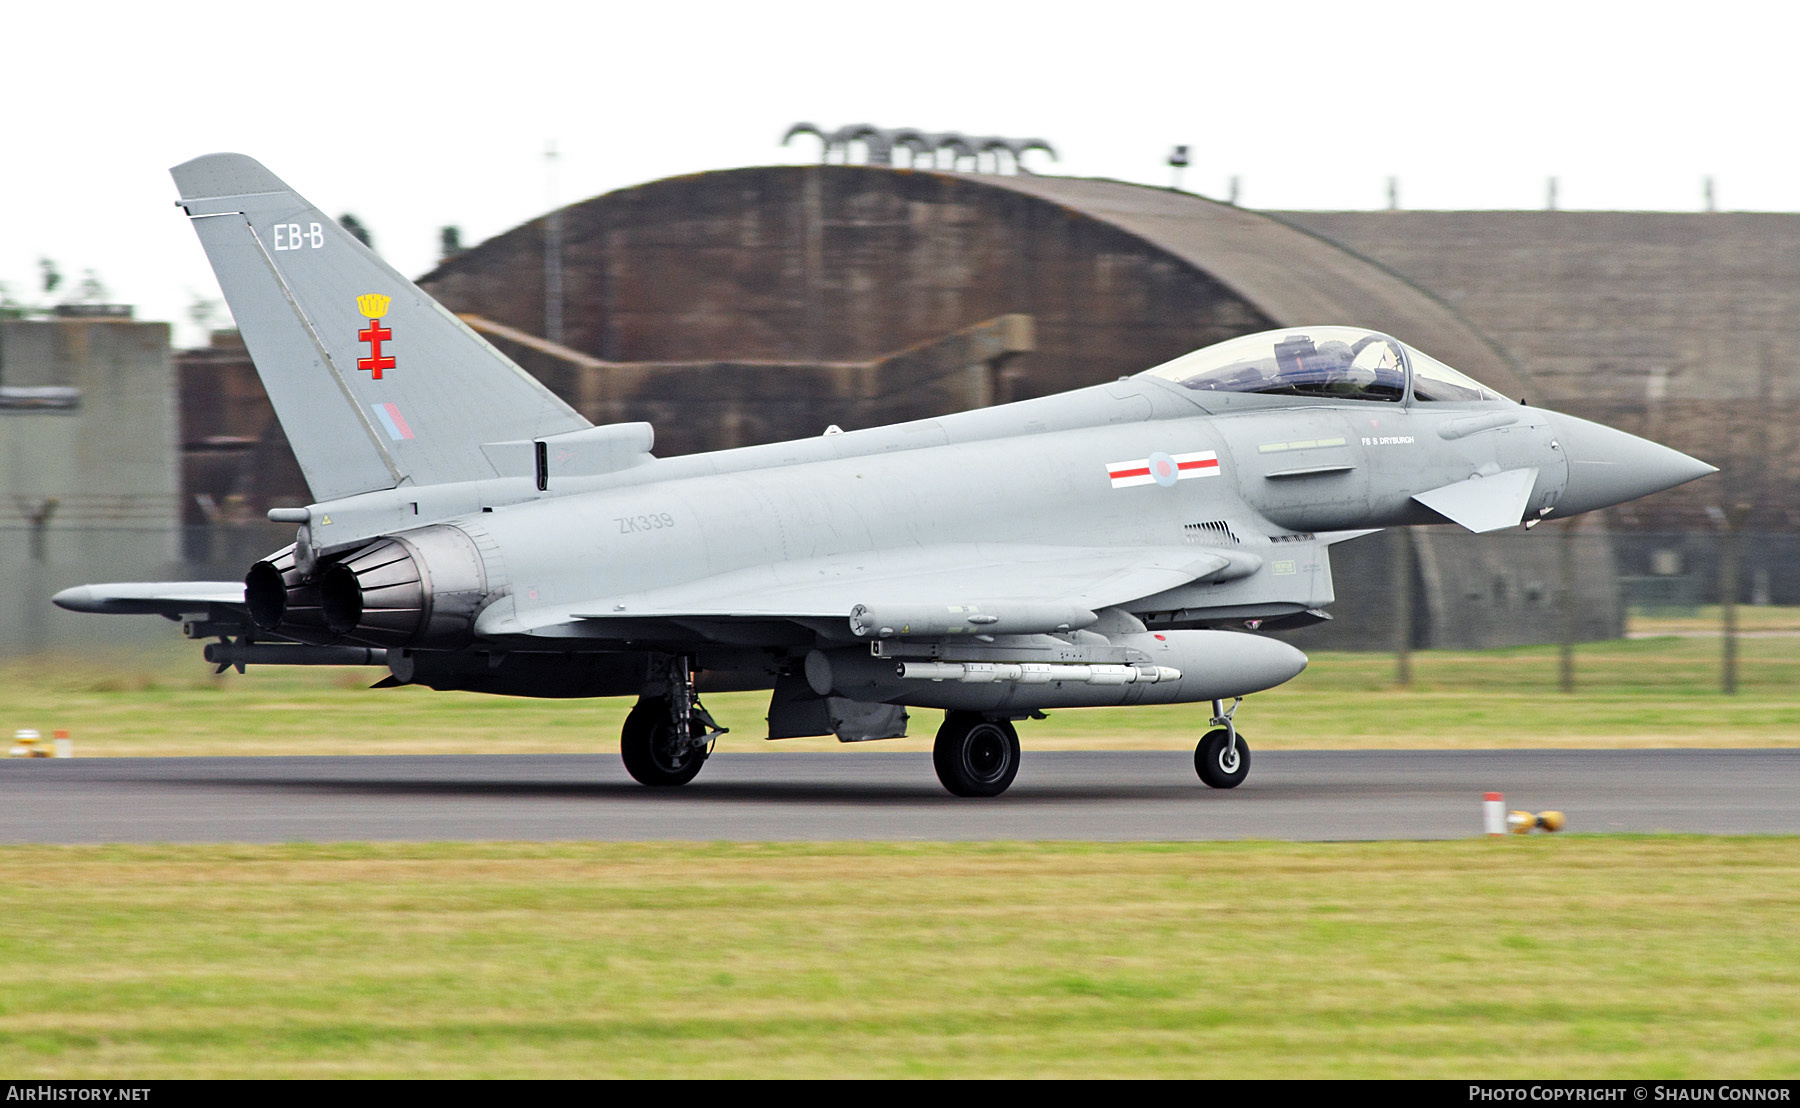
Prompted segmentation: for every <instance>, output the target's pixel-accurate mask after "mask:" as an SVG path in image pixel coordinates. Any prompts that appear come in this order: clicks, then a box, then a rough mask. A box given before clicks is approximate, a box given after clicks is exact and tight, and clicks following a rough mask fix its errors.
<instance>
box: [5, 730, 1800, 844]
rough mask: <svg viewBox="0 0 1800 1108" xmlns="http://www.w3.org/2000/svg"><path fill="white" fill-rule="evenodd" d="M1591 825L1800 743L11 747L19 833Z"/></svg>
mask: <svg viewBox="0 0 1800 1108" xmlns="http://www.w3.org/2000/svg"><path fill="white" fill-rule="evenodd" d="M1489 790H1495V791H1500V792H1504V793H1505V794H1506V800H1507V805H1508V807H1514V808H1526V809H1530V810H1534V811H1535V810H1540V809H1544V808H1558V809H1561V810H1563V811H1565V812H1567V813H1568V816H1569V830H1570V832H1571V833H1579V832H1583V831H1588V832H1593V831H1692V832H1705V833H1736V832H1762V833H1786V834H1792V833H1800V750H1607V751H1573V750H1534V751H1357V752H1339V751H1285V752H1284V751H1269V752H1264V753H1258V754H1256V755H1255V760H1254V763H1253V768H1252V770H1251V774H1250V779H1249V780H1248V781H1247V782H1245V784H1244V785H1242V786H1241V787H1239V788H1237V789H1235V790H1232V791H1229V792H1217V791H1214V790H1212V789H1208V788H1207V787H1206V786H1204V785H1202V784H1201V783H1200V781H1199V779H1198V778H1197V777H1195V775H1194V770H1193V762H1192V758H1191V756H1189V755H1186V754H1182V753H1169V752H1141V751H1131V752H1107V753H1080V752H1041V753H1032V752H1030V751H1029V750H1028V751H1027V752H1026V754H1025V759H1024V764H1023V768H1022V769H1021V770H1020V772H1019V777H1018V780H1017V782H1016V783H1015V784H1014V785H1013V787H1012V789H1011V790H1010V791H1009V792H1007V793H1006V794H1005V795H1004V796H1002V797H999V798H997V799H993V800H959V799H956V798H954V797H951V796H949V795H948V794H947V793H945V792H944V791H943V789H942V788H941V787H940V786H939V785H938V782H937V779H936V777H935V776H934V775H933V773H932V769H931V757H930V755H928V754H922V753H889V752H874V751H846V752H843V753H840V754H830V753H825V754H810V753H793V754H781V753H721V754H718V755H716V756H715V757H714V758H713V759H712V760H711V761H710V762H709V763H708V764H707V766H706V768H705V770H704V771H703V772H702V773H701V775H700V777H699V778H698V779H697V780H695V781H694V782H693V783H692V784H690V785H687V786H685V787H683V788H679V789H672V790H662V789H646V788H644V787H642V786H639V785H637V784H635V783H633V782H632V781H631V780H630V779H629V778H628V777H627V776H626V775H625V771H624V769H623V767H622V766H621V765H620V763H619V759H618V757H617V756H616V755H614V754H610V753H609V754H594V755H584V756H571V755H517V756H511V755H486V756H450V755H443V756H430V757H425V756H418V757H378V756H364V757H313V758H97V759H91V760H82V759H72V760H62V761H58V760H48V759H35V760H25V759H13V760H8V761H5V762H0V842H6V843H93V842H261V843H267V842H290V841H307V842H330V841H349V840H502V839H518V840H580V839H594V840H619V841H629V840H649V839H688V840H703V841H704V840H736V841H778V840H839V839H887V840H945V841H955V840H1046V839H1090V840H1104V841H1129V840H1202V839H1239V838H1259V839H1292V840H1334V839H1449V838H1464V837H1470V836H1474V835H1478V834H1480V830H1481V796H1482V793H1483V792H1486V791H1489Z"/></svg>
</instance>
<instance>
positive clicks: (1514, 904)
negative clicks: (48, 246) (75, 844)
mask: <svg viewBox="0 0 1800 1108" xmlns="http://www.w3.org/2000/svg"><path fill="white" fill-rule="evenodd" d="M1796 918H1800V839H1795V838H1733V839H1726V838H1684V837H1658V838H1632V837H1579V838H1572V839H1547V838H1534V839H1507V840H1502V841H1493V842H1490V841H1486V840H1470V841H1466V842H1452V843H1374V844H1281V843H1215V844H1192V845H1187V844H1184V845H1058V844H1044V845H1010V844H995V845H951V844H918V845H899V846H895V845H863V844H857V845H805V844H801V845H752V844H745V845H668V844H604V845H431V846H419V845H378V846H367V845H363V846H356V845H351V846H286V847H212V846H206V847H190V848H167V847H80V848H5V849H0V919H3V920H4V921H5V924H4V927H0V966H4V967H5V971H4V973H3V974H0V1072H4V1073H6V1074H7V1075H8V1077H10V1078H15V1079H21V1078H44V1077H93V1076H120V1075H131V1076H134V1077H141V1078H156V1077H187V1076H248V1077H265V1076H309V1077H338V1076H350V1075H355V1076H376V1075H393V1076H433V1077H461V1076H534V1077H536V1076H602V1075H630V1076H721V1075H742V1076H827V1075H878V1076H940V1075H954V1076H992V1075H1004V1076H1014V1077H1021V1076H1133V1077H1135V1076H1171V1077H1195V1076H1209V1077H1265V1076H1282V1077H1299V1076H1359V1077H1360V1076H1371V1077H1385V1076H1400V1077H1460V1078H1466V1077H1471V1076H1534V1077H1551V1076H1582V1077H1605V1076H1626V1075H1629V1076H1633V1077H1664V1078H1677V1077H1720V1076H1732V1077H1762V1078H1773V1077H1786V1078H1793V1077H1796V1076H1800V1053H1797V1052H1796V1051H1795V1050H1794V1036H1795V1032H1796V1028H1797V1027H1800V933H1797V932H1796V930H1795V928H1794V926H1793V921H1794V920H1795V919H1796Z"/></svg>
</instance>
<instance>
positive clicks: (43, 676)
mask: <svg viewBox="0 0 1800 1108" xmlns="http://www.w3.org/2000/svg"><path fill="white" fill-rule="evenodd" d="M1746 610H1748V609H1746ZM1761 618H1763V619H1765V621H1766V620H1771V619H1777V616H1775V615H1772V614H1765V615H1764V616H1763V617H1761ZM1675 624H1676V625H1675V626H1672V627H1665V628H1664V629H1665V630H1670V631H1679V630H1682V629H1684V628H1687V627H1689V626H1690V625H1700V626H1705V624H1704V621H1703V620H1688V621H1685V622H1684V621H1675ZM1739 651H1740V657H1741V659H1742V662H1741V676H1740V692H1739V693H1738V694H1737V695H1735V696H1729V697H1728V696H1724V695H1722V694H1721V693H1720V692H1719V691H1718V690H1719V654H1720V643H1719V641H1718V640H1717V639H1706V638H1692V637H1678V636H1676V635H1673V634H1671V635H1666V636H1664V637H1659V638H1644V639H1627V640H1621V641H1616V642H1605V643H1592V644H1584V645H1583V646H1581V647H1580V648H1579V650H1578V653H1577V666H1576V668H1577V674H1578V688H1577V691H1576V692H1575V693H1573V694H1564V693H1561V692H1559V691H1557V650H1556V648H1555V647H1518V648H1512V649H1505V650H1490V651H1421V652H1419V653H1417V654H1415V655H1414V659H1413V662H1414V664H1413V670H1414V681H1413V683H1412V685H1411V686H1410V687H1408V688H1404V689H1403V688H1398V687H1396V686H1395V684H1394V662H1393V659H1392V658H1391V657H1390V656H1388V655H1385V654H1369V653H1325V652H1321V653H1318V654H1315V655H1314V656H1313V659H1312V665H1311V666H1310V667H1309V668H1308V669H1307V671H1306V672H1305V673H1303V674H1301V675H1300V676H1299V677H1298V678H1296V679H1295V680H1293V681H1291V682H1289V683H1288V684H1287V685H1284V686H1282V687H1281V688H1278V689H1275V690H1272V691H1270V692H1267V693H1263V694H1259V695H1257V696H1255V697H1252V698H1251V699H1250V700H1249V701H1248V702H1247V703H1246V704H1245V706H1244V708H1243V710H1242V712H1241V713H1240V715H1239V716H1238V722H1239V724H1240V726H1241V727H1242V729H1243V731H1244V733H1245V734H1246V735H1247V736H1248V738H1249V741H1250V742H1251V743H1252V745H1253V746H1254V747H1255V748H1257V749H1297V748H1361V747H1388V748H1406V747H1444V748H1456V747H1467V748H1477V747H1482V748H1485V747H1519V746H1539V747H1543V746H1550V747H1571V746H1608V747H1619V746H1794V745H1800V697H1796V696H1795V695H1794V688H1795V683H1796V676H1797V675H1800V635H1782V636H1777V637H1762V638H1746V639H1743V640H1741V641H1740V643H1739ZM197 654H198V648H197V647H195V646H192V645H187V646H185V648H184V649H182V650H181V651H180V652H179V653H173V652H171V653H163V654H157V655H154V656H150V657H147V658H143V657H140V658H134V659H129V660H120V659H113V660H110V661H99V662H96V661H95V660H93V659H82V660H72V659H28V660H22V661H12V662H7V663H3V664H0V729H12V728H18V727H36V728H38V729H39V730H40V731H42V732H43V733H44V735H45V736H46V737H48V736H49V734H50V732H51V730H52V729H53V728H58V727H62V728H67V729H69V730H70V731H72V732H73V733H74V737H75V743H76V753H77V754H78V755H84V756H108V755H173V754H230V753H240V754H305V753H315V754H349V753H372V754H373V753H467V752H487V751H514V752H527V751H533V752H563V753H574V752H594V751H611V750H614V749H615V748H616V746H617V742H618V738H617V736H618V732H619V726H620V723H621V722H622V721H623V719H624V715H625V712H626V711H627V710H628V709H629V707H630V702H629V701H628V700H625V699H611V700H599V701H541V700H521V699H516V698H509V697H492V696H480V695H476V694H473V693H438V692H432V691H430V690H428V689H420V688H404V689H388V690H380V691H370V690H369V689H367V688H366V686H367V685H369V684H372V683H373V682H374V681H375V680H376V679H377V678H379V677H381V676H383V672H382V671H379V670H370V669H343V670H332V669H305V668H261V669H258V668H252V670H251V671H250V673H249V675H248V676H240V675H238V674H235V673H227V674H224V675H222V676H217V677H215V676H213V675H212V674H211V672H210V667H207V666H205V665H204V664H203V663H201V662H200V661H199V659H198V657H197ZM707 703H708V705H709V707H711V708H712V710H713V711H714V713H715V715H717V716H718V717H719V718H720V720H721V721H722V722H724V723H725V724H726V725H727V726H729V727H731V728H732V732H733V733H732V734H731V735H730V736H728V737H727V738H726V739H724V740H723V746H724V749H727V750H816V749H824V748H833V749H836V748H838V747H839V744H838V743H836V742H835V741H834V740H832V739H829V738H826V739H801V740H788V741H784V742H779V743H770V742H766V741H764V740H763V739H762V738H761V736H762V735H763V733H764V730H763V722H762V721H763V717H764V715H765V714H766V712H767V705H768V694H767V693H736V694H721V695H717V696H713V697H709V698H708V699H707ZM1209 714H1210V713H1209V712H1208V710H1207V708H1206V706H1204V705H1173V706H1167V707H1153V708H1095V709H1083V710H1075V711H1060V712H1054V713H1051V718H1050V719H1048V720H1045V721H1034V722H1029V723H1025V724H1022V725H1021V726H1020V734H1021V738H1022V741H1023V742H1024V744H1025V746H1026V747H1027V748H1028V749H1040V750H1042V749H1057V748H1063V749H1107V748H1111V749H1123V748H1145V749H1159V748H1161V749H1176V748H1191V747H1192V746H1193V744H1194V742H1195V741H1196V739H1197V738H1198V737H1199V735H1200V734H1201V733H1202V732H1204V731H1205V730H1206V729H1207V723H1206V719H1207V716H1208V715H1209ZM938 718H939V716H938V713H936V712H932V711H919V712H916V713H915V715H914V722H913V725H912V730H913V737H911V738H908V739H903V740H896V741H893V742H882V743H864V744H857V745H856V746H853V747H851V749H853V750H866V749H876V750H897V749H901V750H904V749H915V750H916V749H925V748H927V747H928V746H929V743H930V739H931V736H932V734H933V732H934V731H935V730H936V727H937V722H938ZM7 733H10V732H9V731H8V732H7ZM0 737H3V736H0Z"/></svg>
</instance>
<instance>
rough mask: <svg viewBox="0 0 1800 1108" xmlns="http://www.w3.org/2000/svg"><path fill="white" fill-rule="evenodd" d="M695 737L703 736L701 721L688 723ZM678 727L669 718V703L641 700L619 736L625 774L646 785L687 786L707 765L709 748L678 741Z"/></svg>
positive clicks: (626, 718) (665, 701) (658, 700)
mask: <svg viewBox="0 0 1800 1108" xmlns="http://www.w3.org/2000/svg"><path fill="white" fill-rule="evenodd" d="M688 726H689V727H690V728H691V729H692V733H693V734H694V735H695V736H698V735H701V734H703V733H704V728H703V727H702V725H701V724H700V722H699V721H698V720H689V721H688ZM675 737H676V733H675V723H674V721H673V720H671V719H670V718H669V702H668V701H667V700H662V699H657V700H640V701H638V703H637V707H635V708H633V709H632V710H631V714H630V715H628V716H626V717H625V729H624V732H623V733H622V734H621V735H620V736H619V756H620V757H621V758H623V759H624V760H625V772H627V773H629V774H631V776H633V777H635V778H637V780H638V781H639V782H640V783H642V784H645V785H685V784H687V783H688V782H689V781H692V780H693V779H694V775H695V774H697V773H699V772H700V767H701V766H702V765H704V764H706V748H705V747H704V746H700V747H696V746H690V745H687V744H685V743H677V742H676V741H675Z"/></svg>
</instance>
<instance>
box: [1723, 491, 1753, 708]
mask: <svg viewBox="0 0 1800 1108" xmlns="http://www.w3.org/2000/svg"><path fill="white" fill-rule="evenodd" d="M1749 514H1750V505H1748V504H1733V505H1732V506H1731V507H1730V508H1728V509H1726V511H1725V534H1724V537H1723V543H1722V545H1723V546H1724V549H1723V550H1721V551H1720V553H1719V630H1720V637H1721V638H1722V639H1723V640H1724V645H1723V657H1722V658H1721V659H1720V665H1719V669H1720V673H1719V690H1720V691H1721V692H1723V693H1724V694H1725V695H1726V696H1731V695H1734V694H1735V693H1736V692H1737V690H1738V656H1737V594H1738V573H1739V568H1740V567H1739V561H1740V554H1739V548H1740V545H1741V541H1742V531H1743V527H1744V520H1745V518H1746V517H1748V516H1749Z"/></svg>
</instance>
